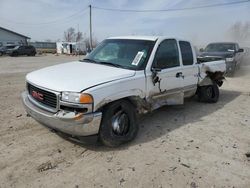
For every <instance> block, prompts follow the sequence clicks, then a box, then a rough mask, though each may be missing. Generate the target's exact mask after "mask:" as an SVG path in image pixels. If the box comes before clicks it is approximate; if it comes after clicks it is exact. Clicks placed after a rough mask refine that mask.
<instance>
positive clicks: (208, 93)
mask: <svg viewBox="0 0 250 188" xmlns="http://www.w3.org/2000/svg"><path fill="white" fill-rule="evenodd" d="M219 95H220V92H219V87H218V86H217V84H213V85H208V86H200V87H199V88H198V98H199V101H201V102H207V103H216V102H217V101H218V99H219Z"/></svg>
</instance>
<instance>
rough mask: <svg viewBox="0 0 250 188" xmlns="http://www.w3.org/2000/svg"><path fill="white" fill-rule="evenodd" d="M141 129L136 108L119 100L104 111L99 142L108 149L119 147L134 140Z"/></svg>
mask: <svg viewBox="0 0 250 188" xmlns="http://www.w3.org/2000/svg"><path fill="white" fill-rule="evenodd" d="M138 130H139V127H138V124H137V118H136V110H135V107H134V106H133V105H132V104H131V103H130V102H128V101H126V100H119V101H116V102H113V103H111V104H109V105H107V106H106V107H105V108H104V109H103V118H102V123H101V127H100V131H99V140H100V141H101V142H102V143H103V144H104V145H106V146H108V147H117V146H119V145H121V144H124V143H127V142H129V141H131V140H133V139H134V138H135V137H136V135H137V133H138Z"/></svg>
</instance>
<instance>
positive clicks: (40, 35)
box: [0, 0, 250, 45]
mask: <svg viewBox="0 0 250 188" xmlns="http://www.w3.org/2000/svg"><path fill="white" fill-rule="evenodd" d="M235 1H240V0H209V1H208V0H154V1H153V0H136V1H133V0H0V26H1V27H5V28H7V29H11V30H13V31H16V32H19V33H21V34H24V35H27V36H29V37H31V40H32V41H43V40H46V39H51V40H57V39H63V32H64V31H65V30H66V29H67V28H69V27H74V28H76V29H77V25H79V29H80V31H82V32H83V33H86V34H88V30H89V29H88V27H89V12H88V9H86V10H85V11H81V10H84V9H85V8H86V7H87V6H88V5H89V4H91V5H92V6H96V7H103V8H114V9H138V10H143V9H173V8H186V7H194V6H203V5H211V4H217V3H225V2H235ZM249 10H250V3H243V4H237V5H230V6H223V7H216V8H206V9H195V10H185V11H171V12H146V13H131V12H111V11H105V10H97V9H93V10H92V14H93V21H92V22H93V33H94V36H95V37H96V38H97V39H98V41H101V40H103V39H104V38H106V37H109V36H118V35H119V36H120V35H131V34H133V35H168V36H174V37H178V38H185V39H189V40H192V41H194V42H195V43H197V44H199V45H200V44H204V43H207V42H210V41H222V40H230V39H228V37H227V31H228V29H229V28H230V26H231V25H232V24H233V23H235V22H237V21H242V22H245V21H250V11H249ZM69 16H70V17H69Z"/></svg>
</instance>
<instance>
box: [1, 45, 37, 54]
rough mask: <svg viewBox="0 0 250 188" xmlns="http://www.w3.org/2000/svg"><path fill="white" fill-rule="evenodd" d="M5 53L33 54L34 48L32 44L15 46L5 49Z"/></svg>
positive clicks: (34, 52)
mask: <svg viewBox="0 0 250 188" xmlns="http://www.w3.org/2000/svg"><path fill="white" fill-rule="evenodd" d="M6 54H8V55H9V56H19V55H28V56H35V55H36V49H35V47H34V46H16V47H15V48H12V49H8V50H6Z"/></svg>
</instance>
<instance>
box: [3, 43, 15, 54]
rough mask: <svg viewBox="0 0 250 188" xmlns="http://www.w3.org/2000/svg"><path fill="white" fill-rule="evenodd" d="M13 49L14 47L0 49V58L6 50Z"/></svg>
mask: <svg viewBox="0 0 250 188" xmlns="http://www.w3.org/2000/svg"><path fill="white" fill-rule="evenodd" d="M15 47H16V45H8V46H2V47H0V56H2V55H5V54H6V51H7V50H9V49H13V48H15Z"/></svg>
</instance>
